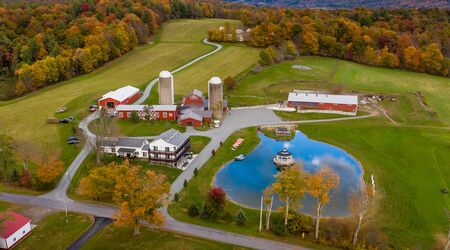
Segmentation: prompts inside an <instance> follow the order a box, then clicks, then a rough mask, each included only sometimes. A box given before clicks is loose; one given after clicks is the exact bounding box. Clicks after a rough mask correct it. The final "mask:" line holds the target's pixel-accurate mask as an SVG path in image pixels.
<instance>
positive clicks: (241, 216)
mask: <svg viewBox="0 0 450 250" xmlns="http://www.w3.org/2000/svg"><path fill="white" fill-rule="evenodd" d="M235 221H236V224H237V225H239V226H244V225H245V223H247V216H245V213H244V211H242V209H239V211H238V212H237V214H236V218H235Z"/></svg>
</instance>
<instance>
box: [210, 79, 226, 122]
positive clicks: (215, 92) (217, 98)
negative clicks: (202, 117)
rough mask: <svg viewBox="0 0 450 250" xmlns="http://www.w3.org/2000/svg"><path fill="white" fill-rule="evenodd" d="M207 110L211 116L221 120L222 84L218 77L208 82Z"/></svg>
mask: <svg viewBox="0 0 450 250" xmlns="http://www.w3.org/2000/svg"><path fill="white" fill-rule="evenodd" d="M208 109H209V110H211V111H212V112H213V116H214V117H215V118H217V119H222V114H223V84H222V80H220V78H219V77H216V76H215V77H212V78H211V79H210V80H209V82H208Z"/></svg>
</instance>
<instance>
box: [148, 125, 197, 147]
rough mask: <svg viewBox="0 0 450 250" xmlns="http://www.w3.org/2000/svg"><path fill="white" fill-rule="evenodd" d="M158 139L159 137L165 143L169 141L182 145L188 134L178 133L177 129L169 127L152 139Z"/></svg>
mask: <svg viewBox="0 0 450 250" xmlns="http://www.w3.org/2000/svg"><path fill="white" fill-rule="evenodd" d="M159 139H161V140H163V141H165V142H167V143H170V144H172V145H174V146H177V147H179V146H181V145H183V143H184V142H185V141H186V140H188V139H189V136H187V135H185V134H182V133H180V132H179V131H178V130H175V129H170V130H167V131H166V132H164V133H162V134H160V135H159V136H158V137H156V138H155V139H154V140H153V141H157V140H159Z"/></svg>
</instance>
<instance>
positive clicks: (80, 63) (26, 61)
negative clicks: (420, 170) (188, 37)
mask: <svg viewBox="0 0 450 250" xmlns="http://www.w3.org/2000/svg"><path fill="white" fill-rule="evenodd" d="M224 5H226V4H224ZM230 13H231V12H229V11H226V10H225V9H224V8H223V7H222V6H221V5H213V4H212V3H207V2H193V1H187V0H171V1H162V0H155V1H147V0H125V1H120V0H104V1H95V0H74V1H44V2H40V3H33V2H31V3H30V2H27V1H18V2H16V1H12V2H4V3H2V4H0V78H14V80H15V81H16V87H15V93H13V95H15V96H20V95H23V94H25V93H27V92H31V91H34V90H37V89H40V88H42V87H45V86H47V85H50V84H53V83H56V82H59V81H63V80H66V79H70V78H72V77H74V76H77V75H80V74H84V73H89V72H91V71H93V70H94V69H96V68H97V67H99V66H101V65H103V64H104V63H106V62H108V61H110V60H112V59H114V58H117V57H119V56H121V55H123V54H125V53H126V52H128V51H130V50H132V49H133V48H134V47H136V46H137V45H138V44H145V43H146V42H147V41H148V37H149V36H150V35H153V34H155V33H156V32H157V30H158V29H159V27H160V24H161V23H162V22H164V21H166V20H169V19H176V18H199V17H230V18H231V17H232V16H231V14H230Z"/></svg>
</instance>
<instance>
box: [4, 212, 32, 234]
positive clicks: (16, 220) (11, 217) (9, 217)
mask: <svg viewBox="0 0 450 250" xmlns="http://www.w3.org/2000/svg"><path fill="white" fill-rule="evenodd" d="M0 219H1V220H2V226H1V227H0V237H2V238H3V239H7V238H9V236H11V235H13V234H14V233H15V232H17V230H19V229H21V228H22V227H23V226H25V225H26V224H27V223H28V222H30V221H31V219H30V218H27V217H25V216H23V215H21V214H18V213H16V212H13V211H6V212H3V213H1V214H0Z"/></svg>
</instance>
